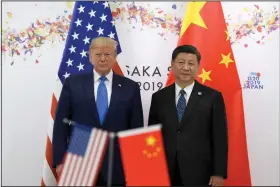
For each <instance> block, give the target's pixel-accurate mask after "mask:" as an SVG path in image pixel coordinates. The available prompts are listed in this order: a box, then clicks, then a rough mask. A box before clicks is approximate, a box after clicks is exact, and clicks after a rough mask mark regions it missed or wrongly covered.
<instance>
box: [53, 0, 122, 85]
mask: <svg viewBox="0 0 280 187" xmlns="http://www.w3.org/2000/svg"><path fill="white" fill-rule="evenodd" d="M98 36H106V37H110V38H112V39H114V40H116V41H117V42H118V43H119V40H118V36H117V32H116V28H115V23H114V20H113V17H112V12H111V9H110V6H109V3H108V2H105V1H94V2H93V1H83V2H80V1H77V2H76V3H75V7H74V10H73V15H72V20H71V24H70V28H69V32H68V35H67V39H66V44H65V48H64V52H63V57H62V60H61V64H60V67H59V71H58V77H59V79H60V80H61V83H62V84H63V83H64V81H65V79H66V78H67V77H69V76H71V75H75V74H80V73H88V72H91V71H92V68H93V66H92V64H91V63H90V61H89V56H88V49H89V45H90V43H91V40H92V39H93V38H96V37H98ZM117 51H118V54H119V53H121V47H120V45H118V48H117Z"/></svg>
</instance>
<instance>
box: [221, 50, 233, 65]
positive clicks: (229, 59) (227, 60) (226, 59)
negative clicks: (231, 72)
mask: <svg viewBox="0 0 280 187" xmlns="http://www.w3.org/2000/svg"><path fill="white" fill-rule="evenodd" d="M221 55H222V57H223V60H222V61H221V62H220V63H219V64H225V65H226V68H228V64H229V63H231V62H234V61H233V60H232V59H231V58H230V53H229V54H228V55H224V54H221Z"/></svg>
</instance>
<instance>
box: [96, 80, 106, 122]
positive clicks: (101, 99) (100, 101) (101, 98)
mask: <svg viewBox="0 0 280 187" xmlns="http://www.w3.org/2000/svg"><path fill="white" fill-rule="evenodd" d="M99 79H100V80H101V82H100V84H99V86H98V89H97V99H96V105H97V110H98V115H99V119H100V124H101V125H102V124H103V122H104V119H105V116H106V114H107V111H108V94H107V88H106V85H105V80H107V78H106V77H104V76H102V77H100V78H99Z"/></svg>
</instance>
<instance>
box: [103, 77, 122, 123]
mask: <svg viewBox="0 0 280 187" xmlns="http://www.w3.org/2000/svg"><path fill="white" fill-rule="evenodd" d="M120 89H121V80H120V78H119V77H118V76H117V75H116V74H115V73H113V79H112V92H111V99H110V104H109V108H108V112H107V115H106V118H105V121H104V126H106V125H107V123H106V121H107V119H108V118H110V115H112V113H113V111H114V108H115V106H116V105H117V102H118V100H119V98H120Z"/></svg>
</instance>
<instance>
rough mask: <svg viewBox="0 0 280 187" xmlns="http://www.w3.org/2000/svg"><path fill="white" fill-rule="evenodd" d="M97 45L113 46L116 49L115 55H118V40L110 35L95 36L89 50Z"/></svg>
mask: <svg viewBox="0 0 280 187" xmlns="http://www.w3.org/2000/svg"><path fill="white" fill-rule="evenodd" d="M95 46H106V47H112V48H114V50H115V55H117V46H118V42H117V41H116V40H113V39H112V38H109V37H103V36H100V37H97V38H93V39H92V40H91V43H90V46H89V52H90V50H91V49H93V48H94V47H95Z"/></svg>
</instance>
